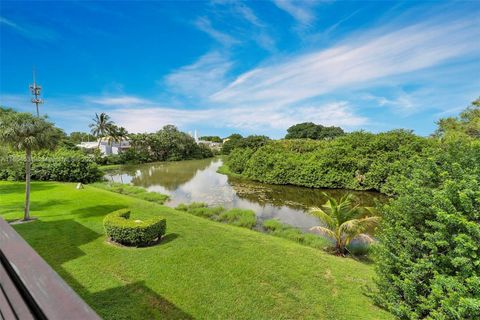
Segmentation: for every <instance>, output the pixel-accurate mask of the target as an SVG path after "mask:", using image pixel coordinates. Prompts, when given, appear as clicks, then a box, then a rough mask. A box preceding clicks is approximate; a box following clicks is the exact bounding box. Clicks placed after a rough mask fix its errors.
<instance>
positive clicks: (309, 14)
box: [273, 0, 315, 25]
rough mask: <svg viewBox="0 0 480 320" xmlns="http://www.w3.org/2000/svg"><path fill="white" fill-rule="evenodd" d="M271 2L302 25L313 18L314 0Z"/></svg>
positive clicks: (310, 21)
mask: <svg viewBox="0 0 480 320" xmlns="http://www.w3.org/2000/svg"><path fill="white" fill-rule="evenodd" d="M273 3H274V4H275V5H276V6H277V7H278V8H279V9H281V10H283V11H285V12H287V13H288V14H289V15H291V16H292V17H293V18H294V19H295V20H296V21H297V22H298V23H300V24H302V25H309V24H311V23H312V22H313V21H314V20H315V12H314V10H313V7H314V4H315V2H314V1H294V0H273Z"/></svg>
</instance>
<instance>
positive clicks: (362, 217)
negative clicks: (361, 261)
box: [310, 193, 380, 255]
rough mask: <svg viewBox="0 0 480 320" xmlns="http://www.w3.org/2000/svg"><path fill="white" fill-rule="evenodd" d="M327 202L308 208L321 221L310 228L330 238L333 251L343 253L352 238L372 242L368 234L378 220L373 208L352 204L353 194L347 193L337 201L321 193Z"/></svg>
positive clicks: (345, 251) (371, 231) (346, 250)
mask: <svg viewBox="0 0 480 320" xmlns="http://www.w3.org/2000/svg"><path fill="white" fill-rule="evenodd" d="M323 196H325V197H326V198H327V202H326V203H325V204H324V205H322V206H321V207H315V208H311V209H310V213H311V214H312V215H314V216H316V217H317V218H319V219H320V221H321V222H322V223H323V225H322V226H316V227H313V228H312V230H315V231H318V232H320V233H321V234H322V235H324V236H326V237H328V238H330V239H331V240H332V241H333V242H334V244H335V253H336V254H339V255H344V254H345V253H347V252H348V246H349V245H350V243H351V242H352V240H354V239H362V240H363V241H366V242H369V243H371V242H373V238H371V236H370V234H371V233H373V231H374V230H375V228H376V227H377V225H378V222H379V221H380V217H379V216H376V215H375V209H373V208H367V207H360V206H359V205H354V204H353V194H351V193H348V194H346V195H344V196H343V197H342V198H340V199H339V200H338V201H337V200H336V199H335V198H333V197H331V196H329V195H328V194H326V193H323Z"/></svg>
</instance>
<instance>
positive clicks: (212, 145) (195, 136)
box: [189, 130, 222, 151]
mask: <svg viewBox="0 0 480 320" xmlns="http://www.w3.org/2000/svg"><path fill="white" fill-rule="evenodd" d="M189 135H190V136H191V137H192V138H193V139H194V140H195V142H196V143H197V144H204V145H206V146H208V147H209V148H210V149H212V150H217V151H220V149H222V143H220V142H213V141H207V140H200V139H199V138H198V133H197V130H195V131H194V133H193V135H192V133H191V132H189Z"/></svg>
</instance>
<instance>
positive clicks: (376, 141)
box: [226, 130, 436, 194]
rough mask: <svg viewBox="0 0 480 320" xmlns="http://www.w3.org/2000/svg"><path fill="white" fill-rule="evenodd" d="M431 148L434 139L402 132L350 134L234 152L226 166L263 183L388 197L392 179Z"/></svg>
mask: <svg viewBox="0 0 480 320" xmlns="http://www.w3.org/2000/svg"><path fill="white" fill-rule="evenodd" d="M435 146H436V141H435V140H433V139H427V138H422V137H419V136H416V135H414V134H413V133H411V132H409V131H405V130H395V131H390V132H385V133H379V134H372V133H366V132H354V133H350V134H347V135H344V136H341V137H338V138H336V139H333V140H320V141H313V140H302V139H300V140H279V141H271V142H269V143H267V144H266V145H264V146H262V147H260V148H258V149H257V150H256V151H252V150H250V149H239V148H237V149H234V151H233V152H231V153H230V155H229V156H228V157H227V160H226V164H227V165H228V167H229V168H230V170H232V172H235V173H238V174H242V175H243V176H244V177H247V178H249V179H252V180H257V181H261V182H266V183H272V184H292V185H299V186H306V187H315V188H345V189H353V190H378V191H382V192H384V193H387V194H391V193H393V191H394V190H393V188H392V184H394V182H392V181H391V177H392V176H395V175H398V174H401V173H403V172H404V171H405V170H408V167H407V166H405V163H407V162H408V160H409V159H411V158H412V157H414V156H417V155H424V156H427V155H428V154H429V153H430V149H432V147H435Z"/></svg>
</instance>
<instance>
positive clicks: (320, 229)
mask: <svg viewBox="0 0 480 320" xmlns="http://www.w3.org/2000/svg"><path fill="white" fill-rule="evenodd" d="M310 230H312V231H317V232H318V233H320V234H321V235H324V236H327V237H329V238H331V239H333V240H336V237H335V232H333V231H332V230H330V229H328V228H325V227H322V226H316V227H312V228H310Z"/></svg>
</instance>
